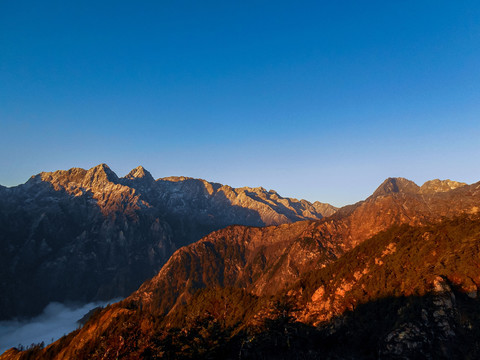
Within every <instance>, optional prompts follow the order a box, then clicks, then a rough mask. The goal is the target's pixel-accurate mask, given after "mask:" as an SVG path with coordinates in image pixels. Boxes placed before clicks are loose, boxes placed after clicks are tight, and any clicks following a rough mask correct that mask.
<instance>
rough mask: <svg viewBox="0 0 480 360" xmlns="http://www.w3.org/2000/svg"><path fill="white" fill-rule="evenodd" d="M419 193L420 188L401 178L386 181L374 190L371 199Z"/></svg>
mask: <svg viewBox="0 0 480 360" xmlns="http://www.w3.org/2000/svg"><path fill="white" fill-rule="evenodd" d="M419 191H420V187H419V186H418V185H417V184H415V183H414V182H413V181H411V180H408V179H405V178H402V177H395V178H388V179H386V180H385V181H384V182H383V183H382V184H381V185H380V186H379V187H378V188H377V190H375V192H374V193H373V195H372V197H377V196H384V195H390V194H396V193H403V194H417V193H418V192H419Z"/></svg>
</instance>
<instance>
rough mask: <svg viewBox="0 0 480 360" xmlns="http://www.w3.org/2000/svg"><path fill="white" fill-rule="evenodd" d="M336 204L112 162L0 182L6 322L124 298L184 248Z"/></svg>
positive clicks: (0, 269) (316, 215)
mask: <svg viewBox="0 0 480 360" xmlns="http://www.w3.org/2000/svg"><path fill="white" fill-rule="evenodd" d="M335 210H336V208H335V207H333V206H331V205H328V204H323V203H319V202H315V203H313V204H312V203H309V202H308V201H305V200H300V201H299V200H296V199H289V198H283V197H281V196H280V195H279V194H277V193H276V192H275V191H273V190H271V191H266V190H265V189H263V188H247V187H245V188H239V189H235V188H232V187H230V186H227V185H221V184H217V183H210V182H208V181H205V180H201V179H191V178H184V177H175V178H164V179H158V180H154V179H153V177H152V176H151V174H150V173H149V172H148V171H146V170H145V169H144V168H142V167H138V168H136V169H133V170H132V171H131V172H130V173H129V174H127V175H126V176H125V177H123V178H119V177H118V176H117V175H116V174H115V173H114V172H113V171H112V170H111V169H110V168H109V167H108V166H107V165H105V164H101V165H98V166H96V167H93V168H91V169H89V170H84V169H79V168H73V169H70V170H66V171H63V170H61V171H55V172H52V173H41V174H39V175H36V176H33V177H32V178H31V179H30V180H29V181H27V182H26V183H25V184H23V185H19V186H16V187H12V188H5V187H0V293H1V294H2V296H0V319H6V318H11V317H17V316H20V317H22V316H33V315H36V314H38V313H39V312H40V311H41V310H42V309H43V308H44V307H45V306H46V305H47V304H48V303H49V302H51V301H59V302H65V301H70V302H78V303H83V302H89V301H93V300H109V299H112V298H115V297H124V296H127V295H129V294H130V293H131V292H132V291H134V290H136V289H137V288H138V286H140V284H141V283H142V282H143V281H145V280H146V279H148V278H150V277H152V276H153V275H155V274H156V273H157V272H158V270H159V269H160V268H161V266H162V265H163V264H164V263H165V262H166V261H167V260H168V258H169V257H170V255H171V254H172V253H173V252H174V251H175V250H176V249H178V248H180V247H181V246H184V245H187V244H190V243H192V242H194V241H197V240H199V239H200V238H201V237H203V236H205V235H207V234H208V233H210V232H211V231H214V230H218V229H221V228H223V227H225V226H228V225H232V224H242V225H254V226H264V225H278V224H283V223H291V222H295V221H298V220H305V219H321V218H322V217H323V216H324V215H325V216H328V215H331V214H332V213H333V212H335Z"/></svg>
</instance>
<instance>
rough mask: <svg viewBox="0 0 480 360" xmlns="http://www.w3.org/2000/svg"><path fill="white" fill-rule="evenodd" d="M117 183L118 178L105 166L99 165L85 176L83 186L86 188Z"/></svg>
mask: <svg viewBox="0 0 480 360" xmlns="http://www.w3.org/2000/svg"><path fill="white" fill-rule="evenodd" d="M109 182H111V183H115V184H117V183H118V176H117V174H115V173H114V172H113V171H112V170H111V169H110V168H109V167H108V165H107V164H100V165H97V166H94V167H92V168H91V169H89V170H88V171H87V173H86V174H85V178H84V180H83V184H84V185H87V186H95V185H96V186H99V185H100V186H101V185H105V184H106V183H109Z"/></svg>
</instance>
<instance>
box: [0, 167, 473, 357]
mask: <svg viewBox="0 0 480 360" xmlns="http://www.w3.org/2000/svg"><path fill="white" fill-rule="evenodd" d="M94 169H96V170H94V171H92V170H93V169H90V170H89V171H88V172H91V173H93V174H96V173H97V172H99V173H102V172H103V173H105V174H106V176H107V177H110V178H109V180H108V181H104V180H101V179H103V177H100V176H96V177H95V176H94V178H95V182H97V183H100V184H101V185H100V187H101V188H102V189H111V192H109V193H108V195H105V192H101V191H97V192H95V191H94V190H93V187H92V186H90V185H86V184H88V182H84V181H85V179H87V176H86V174H87V173H88V172H86V171H85V170H83V171H80V170H79V169H72V170H69V172H60V173H53V174H40V175H38V176H37V177H34V178H33V179H31V180H30V181H29V182H27V184H25V185H22V186H23V187H25V190H27V189H28V187H29V186H38V185H37V184H40V185H42V184H43V183H45V182H46V183H47V186H48V187H49V191H50V187H51V188H53V190H52V191H57V192H58V191H60V192H62V193H66V194H68V196H70V198H71V199H73V200H75V199H77V198H80V199H81V200H82V201H84V202H88V201H90V203H94V200H95V201H97V202H96V203H95V204H96V206H97V207H98V208H99V210H98V211H99V213H100V214H101V215H97V213H95V215H96V216H101V219H102V222H101V223H102V224H104V223H105V222H106V223H107V224H111V222H112V221H113V222H114V223H115V221H116V220H117V219H118V220H119V221H120V223H121V222H123V223H128V224H130V222H132V223H133V224H136V225H128V228H129V229H130V228H133V229H134V230H131V231H132V232H131V233H128V232H127V231H125V232H124V236H125V237H126V235H125V234H132V235H131V236H134V235H133V234H136V233H138V232H141V228H142V226H143V225H144V224H147V226H150V227H151V226H152V225H151V224H155V223H157V222H156V221H158V224H162V225H163V226H164V227H163V228H162V234H163V233H164V232H165V233H167V232H168V234H169V235H168V237H165V239H167V238H168V241H170V244H173V245H171V246H170V247H169V248H168V249H171V251H173V250H174V248H175V247H176V246H181V245H185V246H183V247H180V248H178V250H176V251H175V252H173V255H171V256H170V257H169V259H168V261H167V259H166V256H168V255H167V254H168V252H167V251H165V253H164V254H162V256H165V257H164V258H162V259H165V261H166V262H165V264H164V265H163V266H162V267H161V269H160V270H159V271H158V272H156V274H154V275H153V277H151V278H150V279H149V280H147V281H145V282H144V283H143V284H142V285H141V286H140V287H139V288H138V289H137V290H135V291H133V292H132V293H131V295H129V296H128V297H126V298H125V299H124V300H122V301H121V302H118V303H116V304H113V305H111V306H108V307H106V308H104V309H99V310H98V311H96V312H95V313H94V314H93V315H92V316H91V317H90V319H89V320H88V321H87V322H86V324H85V325H84V326H83V327H81V328H79V329H78V330H76V331H75V332H73V333H71V334H69V335H67V336H64V337H63V338H61V339H60V340H58V341H56V342H55V343H53V344H51V345H49V346H47V347H45V348H42V347H41V346H36V347H32V348H31V349H29V350H28V351H20V350H18V349H11V350H8V351H7V352H6V353H4V354H3V355H2V356H1V357H0V359H27V358H38V359H72V358H76V359H117V358H123V359H138V358H149V359H150V358H151V359H157V358H158V359H160V358H162V359H233V358H235V359H318V358H325V359H415V358H418V359H464V358H470V359H475V358H478V357H479V356H480V342H479V340H478V339H480V325H479V324H480V321H479V320H480V310H479V309H480V307H479V305H480V304H479V298H478V293H477V292H478V286H480V276H479V274H480V271H479V268H480V251H479V250H480V206H479V204H480V183H476V184H472V185H467V184H464V183H459V182H454V181H450V180H444V181H441V180H432V181H429V182H426V183H425V184H423V185H422V186H418V185H416V184H415V183H413V182H412V181H409V180H407V179H403V178H389V179H387V180H385V181H384V182H383V183H382V184H381V185H380V186H379V187H378V188H377V190H376V191H375V192H374V193H373V194H372V195H371V196H370V197H368V198H367V199H365V200H364V201H361V202H358V203H356V204H353V205H349V206H345V207H343V208H340V209H335V208H331V207H329V206H328V205H321V204H320V205H319V204H317V205H315V203H314V204H311V203H308V202H306V201H303V200H302V201H296V200H292V199H283V198H280V197H279V196H278V194H276V193H274V192H272V191H269V192H267V191H265V190H264V189H261V188H260V189H258V188H257V189H248V188H242V189H232V188H228V189H224V190H220V189H222V188H224V187H222V186H221V185H218V184H211V183H207V182H205V181H203V180H194V179H187V178H166V179H159V180H157V181H154V180H153V179H152V178H151V177H149V176H148V173H147V172H146V171H145V170H144V169H142V168H137V169H134V170H133V171H132V172H131V173H130V174H129V175H127V176H126V177H125V178H122V179H118V178H116V177H113V175H114V174H113V173H111V172H108V171H107V169H108V168H106V166H104V165H101V166H100V169H99V167H96V168H94ZM102 169H103V170H102ZM74 173H79V174H81V175H82V176H78V178H77V177H76V175H73V174H74ZM54 174H56V175H54ZM102 176H103V175H102ZM91 177H92V176H90V177H89V178H91ZM73 178H75V179H77V180H75V182H73V180H71V179H73ZM53 179H58V180H53ZM29 183H31V184H29ZM152 184H155V185H152ZM22 186H20V187H19V189H21V187H22ZM89 186H90V187H89ZM123 187H125V189H124V188H123ZM82 189H83V190H82ZM113 189H115V190H113ZM158 189H161V190H158ZM172 189H175V190H172ZM186 189H188V190H189V191H187V190H186ZM204 189H205V190H204ZM5 190H6V189H3V190H2V191H5ZM10 191H12V190H10ZM13 191H17V192H18V193H23V191H24V190H18V189H13ZM229 191H232V193H233V194H235V195H236V196H235V197H233V196H232V195H231V193H230V192H229ZM205 192H207V193H208V194H210V196H209V197H204V198H202V197H200V196H198V195H197V194H203V195H204V196H205ZM218 193H221V196H222V197H224V198H227V199H230V201H229V204H230V206H233V209H231V208H230V207H227V206H225V205H224V206H225V207H224V208H223V209H224V210H222V211H227V212H228V211H229V213H228V214H236V215H235V216H237V218H235V216H234V215H229V217H227V216H226V217H227V218H228V219H232V218H235V219H238V218H241V219H243V220H245V222H246V221H247V220H246V219H248V220H251V221H252V223H251V224H241V222H238V223H234V222H233V221H232V222H231V223H230V224H227V222H228V221H225V222H224V223H222V226H219V227H218V229H211V228H208V229H207V228H204V227H202V224H204V223H203V221H206V219H216V218H220V214H222V212H221V211H219V212H218V213H215V212H214V209H216V208H217V207H215V206H212V204H216V205H217V206H220V205H218V203H217V201H218V202H219V203H221V204H225V203H222V202H221V201H220V199H218V198H217V199H216V196H220V195H216V194H218ZM227 193H228V194H227ZM49 194H51V193H50V192H49ZM76 194H78V195H76ZM164 194H167V195H164ZM184 194H188V195H184ZM192 194H195V195H192ZM1 196H2V199H3V196H4V195H3V193H2V195H1ZM10 196H12V195H10ZM15 196H19V195H18V194H17V195H15ZM50 196H52V195H50ZM88 196H90V197H88ZM42 197H43V198H45V197H44V196H42ZM82 197H84V198H82ZM88 199H90V200H88ZM133 199H135V200H133ZM204 199H207V200H206V201H204ZM215 199H216V200H215ZM15 201H18V200H15ZM23 201H24V203H23V204H25V203H26V200H23ZM59 202H60V200H59ZM246 203H247V204H249V207H248V208H247V207H241V205H242V204H246ZM2 204H3V205H4V204H6V202H3V201H2ZM45 204H51V200H47V201H46V202H45ZM81 204H83V203H81ZM97 204H98V205H97ZM127 204H128V205H127ZM162 204H168V205H166V206H165V207H162V206H163V205H162ZM199 204H201V205H199ZM266 204H269V206H268V208H266V207H264V205H266ZM275 204H276V205H275ZM3 205H2V206H3ZM194 205H196V207H195V206H194ZM287 205H288V206H287ZM35 206H37V207H36V208H35V207H34V209H38V207H39V206H40V205H35ZM59 206H60V205H59ZM236 207H239V208H238V209H237V208H236ZM12 208H13V207H10V208H9V209H10V211H11V209H12ZM285 208H287V209H289V210H288V211H287V210H285ZM77 209H78V210H77V211H78V214H83V213H82V211H83V212H84V213H85V214H89V209H83V208H82V207H81V206H80V205H77ZM152 209H154V210H152ZM195 209H197V210H195ZM198 209H207V210H205V211H203V212H202V210H198ZM268 209H276V211H273V212H271V211H270V210H268ZM316 209H318V210H316ZM320 209H327V210H330V213H328V214H327V212H326V211H325V210H324V213H323V214H322V213H321V212H320ZM160 210H161V211H163V212H162V213H161V214H162V216H161V217H160V215H158V216H157V215H156V214H160V212H158V213H157V211H160ZM167 210H168V211H167ZM240 210H242V211H240ZM252 210H253V211H255V212H256V214H257V215H256V217H249V216H251V215H252V214H253V213H252V212H250V211H252ZM267 210H268V211H267ZM280 210H282V211H280ZM17 211H19V210H17ZM37 211H38V212H40V210H37ZM150 211H152V212H150ZM243 211H247V212H243ZM2 214H3V211H2ZM72 214H77V213H72ZM140 214H141V216H140ZM153 214H154V215H153ZM197 214H200V215H197ZM205 214H206V215H205ZM208 214H214V215H213V216H212V217H211V216H209V215H208ZM238 214H240V215H238ZM287 214H288V215H287ZM11 216H12V217H13V215H11ZM25 216H26V215H25ZM84 216H85V219H96V218H95V217H94V216H93V215H92V217H91V218H89V217H88V216H86V215H84ZM135 216H138V218H135ZM242 216H243V217H242ZM190 217H192V218H193V219H198V221H197V220H195V221H193V223H192V224H190V223H189V222H187V219H188V218H190ZM52 218H53V216H52ZM224 218H225V217H224ZM224 218H222V219H224ZM105 219H107V220H105ZM112 219H113V220H112ZM132 219H134V220H136V221H137V222H135V221H133V220H132ZM153 219H155V220H153ZM157 219H158V220H157ZM182 219H183V220H182ZM253 219H255V221H261V222H263V223H258V222H257V223H254V222H253ZM84 221H87V220H84ZM97 221H98V222H99V223H100V221H99V220H97ZM182 221H185V222H182ZM187 223H188V226H187V225H186V224H187ZM219 223H220V222H218V224H219ZM3 224H6V225H8V222H4V223H2V226H3ZM32 224H33V222H32ZM207 224H209V225H211V226H212V227H213V225H212V224H213V222H210V223H207ZM179 225H182V226H179ZM104 226H106V225H104ZM159 226H160V225H159ZM176 226H178V229H180V230H177V229H176ZM124 228H125V227H124ZM15 229H16V228H15ZM115 231H117V229H115ZM122 231H123V230H122ZM202 231H204V232H205V233H204V234H201V232H202ZM106 233H107V234H108V232H106ZM147 233H148V232H147ZM143 234H145V233H143ZM193 234H201V235H205V236H203V237H202V238H201V239H200V240H198V241H195V239H194V235H193ZM129 236H130V235H129ZM144 236H145V235H144ZM145 238H146V236H145ZM95 239H96V240H95V241H97V242H100V241H107V239H108V237H103V238H98V237H97V238H95ZM110 239H111V238H110ZM133 239H136V238H133ZM142 239H143V238H142ZM173 239H178V240H175V241H177V242H174V240H173ZM76 241H77V242H78V243H82V239H76ZM110 241H112V240H110ZM131 241H132V242H133V241H134V240H131ZM2 244H3V242H2ZM127 244H128V243H127ZM129 250H130V249H128V250H127V251H129ZM95 251H97V250H96V249H93V250H92V252H93V253H95ZM147 252H148V251H147ZM13 253H15V252H12V254H13ZM138 254H141V252H140V253H138ZM97 256H98V255H97ZM160 263H161V261H158V262H157V264H160ZM76 266H77V265H76ZM132 270H133V268H132V267H128V266H127V268H126V270H125V271H126V272H127V273H128V272H129V271H132ZM145 274H146V272H145ZM40 286H41V284H40ZM9 294H10V293H9ZM13 294H14V293H12V295H13Z"/></svg>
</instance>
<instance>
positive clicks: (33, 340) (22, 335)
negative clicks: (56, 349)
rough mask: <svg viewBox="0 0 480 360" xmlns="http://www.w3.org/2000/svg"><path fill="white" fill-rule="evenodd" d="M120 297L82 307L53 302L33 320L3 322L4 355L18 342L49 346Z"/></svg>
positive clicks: (0, 342) (0, 331) (0, 324)
mask: <svg viewBox="0 0 480 360" xmlns="http://www.w3.org/2000/svg"><path fill="white" fill-rule="evenodd" d="M119 300H120V299H114V300H110V301H107V302H92V303H88V304H84V305H81V306H75V307H74V306H67V305H64V304H60V303H56V302H52V303H50V304H49V305H48V306H47V307H46V308H45V309H44V310H43V312H42V314H40V315H38V316H37V317H34V318H32V319H29V320H25V321H18V320H9V321H0V354H2V353H3V352H4V351H6V350H8V349H10V348H11V347H14V346H15V347H16V346H18V345H20V344H21V345H23V346H25V347H27V346H30V345H31V344H37V343H40V342H42V341H43V342H44V343H45V345H47V344H50V343H52V342H53V341H55V340H57V339H59V338H61V337H62V336H63V335H65V334H68V333H70V332H71V331H73V330H75V329H77V328H78V327H79V326H80V324H79V323H78V322H77V321H78V320H80V319H81V318H82V317H83V316H84V315H85V314H86V313H88V312H89V311H90V310H92V309H94V308H96V307H98V306H102V307H103V306H106V305H107V304H111V303H113V302H115V301H119Z"/></svg>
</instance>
